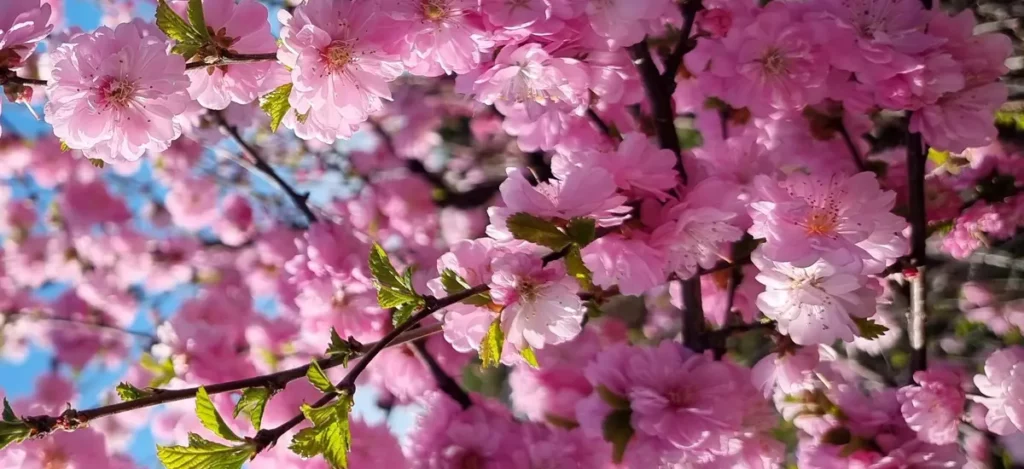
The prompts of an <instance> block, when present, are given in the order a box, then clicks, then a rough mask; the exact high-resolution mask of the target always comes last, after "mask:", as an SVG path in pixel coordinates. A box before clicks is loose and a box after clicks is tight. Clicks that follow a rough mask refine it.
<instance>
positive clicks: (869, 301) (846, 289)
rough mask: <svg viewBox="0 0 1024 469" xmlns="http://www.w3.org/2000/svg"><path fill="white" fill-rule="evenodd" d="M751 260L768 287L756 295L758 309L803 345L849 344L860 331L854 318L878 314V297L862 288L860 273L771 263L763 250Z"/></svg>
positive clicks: (823, 266) (823, 263)
mask: <svg viewBox="0 0 1024 469" xmlns="http://www.w3.org/2000/svg"><path fill="white" fill-rule="evenodd" d="M751 260H752V261H753V262H754V265H755V266H757V268H758V269H760V270H761V273H759V274H758V275H757V281H758V282H761V283H762V284H764V286H765V292H764V293H762V294H760V295H758V296H757V306H758V308H759V309H760V310H761V312H763V313H764V315H765V316H767V317H769V318H771V319H774V320H776V321H777V322H778V328H779V331H780V332H782V333H783V334H788V335H790V336H791V337H792V338H793V341H794V342H796V343H798V344H800V345H808V344H830V343H832V342H834V341H835V340H837V339H842V340H844V341H846V342H850V341H852V340H853V339H854V337H855V336H856V335H857V331H858V329H857V325H856V324H855V323H854V322H853V318H854V317H856V318H868V317H870V316H871V315H872V314H874V312H875V297H876V296H877V293H876V292H875V291H874V290H872V289H871V288H869V286H868V285H865V284H864V281H865V280H864V278H863V277H862V276H861V274H860V272H859V271H856V270H854V271H850V270H849V269H848V268H847V269H846V270H844V269H843V268H842V267H839V266H836V265H833V264H829V263H827V262H826V261H824V260H819V261H817V262H815V263H814V264H812V265H810V266H808V267H797V266H794V265H793V264H789V263H785V262H772V261H770V260H768V259H767V258H766V257H765V256H764V254H763V253H762V249H761V248H758V250H756V251H754V253H753V254H752V255H751Z"/></svg>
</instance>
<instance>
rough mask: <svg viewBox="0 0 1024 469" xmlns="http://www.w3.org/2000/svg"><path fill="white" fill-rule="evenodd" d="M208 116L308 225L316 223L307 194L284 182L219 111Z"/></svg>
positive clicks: (211, 112)
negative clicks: (295, 208)
mask: <svg viewBox="0 0 1024 469" xmlns="http://www.w3.org/2000/svg"><path fill="white" fill-rule="evenodd" d="M210 114H211V115H212V116H213V118H214V119H215V120H216V121H217V125H218V126H220V128H221V130H222V131H223V132H225V133H227V134H228V135H229V136H230V137H231V138H233V139H234V140H235V142H237V143H238V146H240V147H242V152H243V153H245V156H246V157H248V158H249V160H250V163H252V165H253V167H255V168H256V170H258V171H260V172H261V173H263V174H265V175H267V176H268V177H270V179H271V181H273V183H274V184H275V185H276V186H277V187H278V189H280V190H281V191H283V192H284V193H285V195H287V196H288V199H289V200H291V201H292V204H294V205H295V207H297V208H298V209H299V210H300V211H301V212H302V214H303V215H305V216H306V220H308V221H309V222H310V223H315V222H316V221H317V217H316V214H315V213H313V210H312V209H311V208H310V207H309V203H308V202H309V193H308V192H307V193H304V194H300V193H298V192H297V191H296V190H295V189H294V188H293V187H292V186H291V185H290V184H289V183H288V182H287V181H285V180H284V179H283V178H282V177H281V175H280V174H278V173H277V171H276V170H274V168H273V167H272V166H270V165H269V164H268V163H267V161H266V160H264V159H263V157H261V156H260V154H259V153H258V152H257V151H256V149H255V148H253V147H252V146H251V145H249V143H248V142H246V141H245V140H244V139H243V138H242V136H241V135H240V134H239V133H238V129H236V128H234V127H232V126H231V125H228V122H227V120H225V119H224V115H223V114H221V113H220V112H219V111H210Z"/></svg>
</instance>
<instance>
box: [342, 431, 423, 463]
mask: <svg viewBox="0 0 1024 469" xmlns="http://www.w3.org/2000/svg"><path fill="white" fill-rule="evenodd" d="M351 431H352V448H351V449H350V450H349V453H348V458H349V459H348V461H349V465H350V466H351V467H380V468H384V467H386V468H389V469H391V468H394V469H405V468H406V467H409V463H408V462H407V461H406V459H405V456H404V455H403V454H402V448H401V447H400V446H398V440H396V439H395V436H394V435H392V434H391V432H390V431H388V427H387V425H369V424H367V423H364V422H363V421H362V420H355V419H354V420H352V423H351Z"/></svg>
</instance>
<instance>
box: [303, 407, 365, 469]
mask: <svg viewBox="0 0 1024 469" xmlns="http://www.w3.org/2000/svg"><path fill="white" fill-rule="evenodd" d="M351 410H352V396H351V395H349V394H348V393H341V394H340V395H339V396H338V400H337V401H335V402H333V403H331V404H328V405H325V406H323V407H318V408H314V407H311V406H309V405H306V404H303V405H302V413H303V415H305V416H306V418H307V419H309V420H310V421H311V422H313V426H312V427H311V428H305V429H303V430H302V431H300V432H299V433H296V434H295V436H294V437H293V438H292V444H291V446H289V448H290V449H291V450H292V451H293V452H294V453H295V454H298V455H299V456H302V457H304V458H311V457H314V456H317V455H322V456H323V458H324V459H325V460H326V461H327V463H328V464H329V465H330V466H331V467H332V468H334V469H346V468H347V467H348V450H349V448H350V447H351V446H352V434H351V433H350V431H349V423H348V415H349V412H351Z"/></svg>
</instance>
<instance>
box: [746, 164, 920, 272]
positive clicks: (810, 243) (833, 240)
mask: <svg viewBox="0 0 1024 469" xmlns="http://www.w3.org/2000/svg"><path fill="white" fill-rule="evenodd" d="M755 187H756V195H755V197H756V198H757V199H758V200H757V201H755V202H753V203H751V204H750V216H751V217H752V218H753V219H754V226H753V227H752V228H751V229H750V234H751V235H753V236H754V237H756V238H765V240H766V242H765V244H764V246H763V247H762V249H763V250H764V255H765V257H767V258H769V259H772V260H774V261H779V262H789V263H792V264H793V266H795V267H808V266H810V265H812V264H814V263H815V262H816V261H817V260H818V259H825V260H826V261H828V262H829V263H831V264H834V265H844V266H845V265H850V266H857V267H858V268H860V266H861V265H863V267H864V270H865V272H879V271H881V270H882V269H883V268H884V267H885V266H886V265H888V264H889V263H891V262H893V261H894V260H895V259H896V258H898V257H899V256H901V255H903V254H905V253H906V251H907V240H906V239H905V237H904V236H903V235H902V231H903V229H904V228H905V227H906V222H905V221H904V220H903V219H902V218H900V217H898V216H896V215H895V214H893V213H891V212H890V210H892V207H893V203H894V202H895V199H896V193H895V192H892V191H883V190H881V189H880V188H879V184H878V180H877V179H876V176H875V174H874V173H871V172H863V173H858V174H855V175H853V176H849V177H847V176H842V175H838V174H833V175H831V176H827V177H823V176H820V175H804V174H792V175H790V176H789V177H788V178H787V179H786V180H785V181H784V182H783V183H782V184H779V183H777V182H775V181H773V180H771V179H770V178H768V177H767V176H758V177H757V178H756V179H755Z"/></svg>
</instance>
